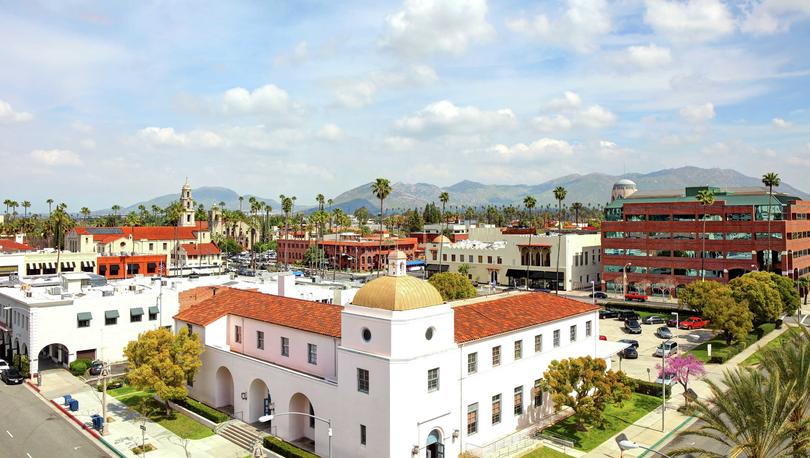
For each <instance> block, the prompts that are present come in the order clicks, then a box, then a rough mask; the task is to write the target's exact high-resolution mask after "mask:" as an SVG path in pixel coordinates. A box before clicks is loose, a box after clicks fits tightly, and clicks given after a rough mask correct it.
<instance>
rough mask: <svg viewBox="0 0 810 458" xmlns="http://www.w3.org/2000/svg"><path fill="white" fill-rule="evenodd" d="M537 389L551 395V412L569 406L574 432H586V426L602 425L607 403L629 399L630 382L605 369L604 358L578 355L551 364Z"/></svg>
mask: <svg viewBox="0 0 810 458" xmlns="http://www.w3.org/2000/svg"><path fill="white" fill-rule="evenodd" d="M540 388H541V389H542V390H543V391H547V392H549V393H551V400H552V401H553V402H554V410H555V412H559V411H560V410H562V408H563V407H566V406H567V407H570V408H571V409H572V410H573V411H574V414H575V415H576V420H577V427H578V429H580V430H582V431H586V430H587V425H596V426H600V425H602V423H603V421H602V412H604V411H605V408H606V407H607V406H608V404H620V403H622V402H624V401H626V400H628V399H630V396H631V395H632V388H633V382H632V381H631V380H630V379H628V378H627V377H625V375H624V373H623V372H621V371H619V372H614V371H613V370H607V364H606V363H605V360H604V359H602V358H591V357H590V356H582V357H579V358H568V359H563V360H561V361H560V360H556V359H555V360H554V361H552V362H551V364H549V366H548V369H547V370H546V372H544V373H543V379H542V384H541V387H540Z"/></svg>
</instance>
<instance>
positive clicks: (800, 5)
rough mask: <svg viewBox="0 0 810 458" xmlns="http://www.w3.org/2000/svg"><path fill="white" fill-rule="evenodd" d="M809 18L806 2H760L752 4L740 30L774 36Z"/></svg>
mask: <svg viewBox="0 0 810 458" xmlns="http://www.w3.org/2000/svg"><path fill="white" fill-rule="evenodd" d="M809 17H810V2H808V1H807V0H761V1H757V2H752V4H751V9H750V11H748V13H747V14H746V16H745V20H744V21H743V22H742V25H741V26H740V28H741V29H742V31H743V32H748V33H752V34H754V35H765V34H774V33H780V32H786V31H788V30H790V26H791V25H792V24H793V23H794V22H798V21H801V20H805V19H807V18H809Z"/></svg>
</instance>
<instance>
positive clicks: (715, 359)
mask: <svg viewBox="0 0 810 458" xmlns="http://www.w3.org/2000/svg"><path fill="white" fill-rule="evenodd" d="M774 329H776V323H764V324H761V325H759V326H757V327H755V328H754V329H753V330H752V331H751V332H749V333H748V335H747V336H745V339H744V340H741V341H739V342H735V343H733V344H731V345H729V346H728V347H725V348H723V349H720V350H715V351H712V357H711V358H710V359H709V362H710V363H712V364H724V363H725V362H726V361H728V360H730V359H731V358H733V357H735V356H737V355H738V354H740V353H742V351H743V350H745V349H746V348H748V347H750V346H751V345H753V344H755V343H756V342H757V341H758V340H759V339H761V338H763V337H765V336H766V335H767V334H768V333H770V332H771V331H773V330H774Z"/></svg>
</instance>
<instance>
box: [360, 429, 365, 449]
mask: <svg viewBox="0 0 810 458" xmlns="http://www.w3.org/2000/svg"><path fill="white" fill-rule="evenodd" d="M360 445H366V425H360Z"/></svg>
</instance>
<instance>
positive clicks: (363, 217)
mask: <svg viewBox="0 0 810 458" xmlns="http://www.w3.org/2000/svg"><path fill="white" fill-rule="evenodd" d="M354 217H355V218H357V225H358V226H365V225H366V223H367V222H368V208H366V207H360V208H358V209H356V210H355V211H354Z"/></svg>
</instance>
